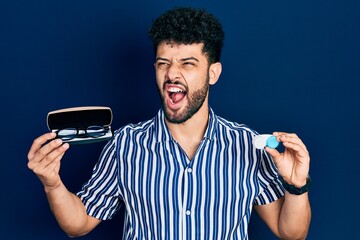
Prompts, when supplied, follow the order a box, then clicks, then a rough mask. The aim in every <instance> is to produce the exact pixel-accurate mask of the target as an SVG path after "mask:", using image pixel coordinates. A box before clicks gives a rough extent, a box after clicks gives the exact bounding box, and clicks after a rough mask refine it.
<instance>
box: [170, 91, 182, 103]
mask: <svg viewBox="0 0 360 240" xmlns="http://www.w3.org/2000/svg"><path fill="white" fill-rule="evenodd" d="M184 97H185V94H184V93H180V92H179V93H173V94H171V100H172V101H173V103H178V102H180V101H181V100H182V99H183V98H184Z"/></svg>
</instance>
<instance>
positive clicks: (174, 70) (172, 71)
mask: <svg viewBox="0 0 360 240" xmlns="http://www.w3.org/2000/svg"><path fill="white" fill-rule="evenodd" d="M166 75H167V78H168V79H169V80H176V79H179V78H180V77H181V70H180V67H179V66H178V65H177V64H174V63H171V64H170V66H169V68H168V70H167V73H166Z"/></svg>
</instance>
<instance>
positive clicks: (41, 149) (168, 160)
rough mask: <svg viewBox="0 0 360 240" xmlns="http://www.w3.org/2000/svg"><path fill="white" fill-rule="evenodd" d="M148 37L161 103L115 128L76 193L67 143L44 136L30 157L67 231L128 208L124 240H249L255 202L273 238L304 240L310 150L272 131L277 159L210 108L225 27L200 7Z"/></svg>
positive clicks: (87, 227)
mask: <svg viewBox="0 0 360 240" xmlns="http://www.w3.org/2000/svg"><path fill="white" fill-rule="evenodd" d="M149 35H150V38H151V39H152V41H153V43H154V49H155V53H156V59H155V63H154V66H155V72H156V81H157V86H158V90H159V93H160V96H161V99H162V104H163V107H162V109H161V110H160V111H159V112H158V114H157V115H156V116H155V117H154V118H153V119H151V120H148V121H145V122H142V123H139V124H136V125H133V124H130V125H127V126H124V127H122V128H121V129H119V130H117V131H116V132H115V134H114V139H113V140H111V141H110V142H109V143H108V144H107V145H106V146H105V148H104V150H103V152H102V154H101V156H100V159H99V162H98V163H97V165H96V166H95V168H94V172H93V175H92V177H91V179H90V180H89V181H88V182H87V183H86V184H85V185H84V186H83V189H82V190H81V191H80V192H79V193H77V195H75V194H72V193H70V192H69V191H68V190H67V189H66V187H65V186H64V184H63V182H62V181H61V178H60V176H59V169H60V161H61V158H62V156H63V155H64V153H65V152H66V150H67V149H68V148H69V145H68V144H67V143H65V144H64V143H63V142H62V141H61V140H60V139H54V138H55V137H56V134H55V133H47V134H44V135H42V136H40V137H39V138H37V139H36V140H35V141H34V143H33V145H32V147H31V149H30V151H29V153H28V159H29V163H28V166H29V168H30V169H31V170H33V171H34V172H35V173H36V174H37V176H38V177H39V178H40V180H41V182H42V183H43V185H44V188H45V192H46V194H47V197H48V200H49V204H50V207H51V209H52V211H53V213H54V215H55V217H56V219H57V221H58V222H59V224H60V226H61V227H62V228H63V230H64V231H65V232H66V233H67V234H68V235H70V236H80V235H84V234H86V233H88V232H90V231H91V230H92V229H93V228H95V227H96V225H97V224H99V223H100V222H101V221H102V220H107V219H110V218H111V217H112V215H113V214H114V213H115V212H116V210H117V209H118V208H119V205H120V204H122V203H124V204H125V207H126V221H125V226H124V238H125V239H247V238H248V233H247V228H248V222H249V219H250V215H251V212H252V208H253V206H254V209H255V210H256V211H257V213H258V214H259V215H260V217H261V218H262V219H263V220H264V221H265V223H266V224H267V225H268V226H269V228H270V229H271V230H272V231H273V232H274V234H275V235H276V236H278V237H279V238H282V239H304V238H305V237H306V235H307V232H308V228H309V224H310V215H311V213H310V204H309V200H308V194H307V192H301V190H302V189H301V187H302V186H304V185H305V186H306V184H307V181H308V172H309V161H310V157H309V153H308V151H307V150H306V146H305V145H304V144H303V143H302V141H301V140H300V139H299V138H298V137H297V136H296V135H295V134H288V133H284V132H275V133H274V135H275V136H276V138H277V140H278V141H280V142H282V143H283V145H284V147H285V151H284V152H283V153H279V152H278V151H277V150H276V149H270V148H266V149H265V150H258V149H255V148H254V147H253V146H252V139H253V138H254V137H255V136H256V135H257V133H256V132H254V131H253V130H251V129H249V128H248V127H247V126H245V125H241V124H238V123H234V122H230V121H227V120H225V119H223V118H221V117H219V116H217V115H216V114H215V113H214V111H213V110H212V109H211V108H210V107H209V105H208V96H209V95H208V94H209V86H210V85H213V84H215V83H216V82H217V80H218V79H219V76H220V74H221V70H222V66H221V63H220V52H221V48H222V45H223V38H224V33H223V30H222V26H221V24H220V23H219V22H218V21H217V19H216V18H215V17H214V16H213V15H211V14H209V13H207V12H205V11H203V10H196V9H191V8H176V9H173V10H170V11H168V12H166V13H164V14H163V15H162V16H160V17H159V18H158V19H156V20H155V21H154V23H153V26H152V28H151V29H150V31H149ZM52 139H53V140H52ZM49 140H51V141H49ZM47 141H49V143H47V144H45V143H46V142H47ZM278 175H280V176H281V177H282V178H280V179H282V182H281V181H280V180H279V177H278ZM289 185H293V186H292V187H289ZM284 187H286V189H287V191H285V190H284ZM294 188H295V190H299V191H300V192H299V193H297V194H295V193H296V192H293V191H294V190H293V189H294ZM290 192H291V193H290Z"/></svg>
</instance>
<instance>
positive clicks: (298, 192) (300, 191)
mask: <svg viewBox="0 0 360 240" xmlns="http://www.w3.org/2000/svg"><path fill="white" fill-rule="evenodd" d="M279 180H280V181H281V183H282V185H283V187H284V188H285V190H286V191H288V192H289V193H291V194H295V195H301V194H303V193H306V192H307V191H309V189H310V187H311V178H310V176H308V177H307V179H306V184H305V185H304V186H302V187H300V188H298V187H295V186H294V185H291V184H288V183H287V182H285V181H284V179H283V178H282V177H281V176H279Z"/></svg>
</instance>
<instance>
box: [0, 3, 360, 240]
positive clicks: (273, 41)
mask: <svg viewBox="0 0 360 240" xmlns="http://www.w3.org/2000/svg"><path fill="white" fill-rule="evenodd" d="M173 6H194V7H203V8H206V9H208V10H209V11H210V12H212V13H214V14H215V15H216V16H217V17H218V18H219V19H220V21H221V22H222V23H223V26H224V30H225V34H226V37H225V47H224V50H223V55H222V63H223V73H222V75H221V78H220V80H219V82H218V83H217V84H216V85H215V86H213V87H212V88H211V90H210V105H211V106H212V107H213V109H214V110H215V112H216V113H217V114H219V115H221V116H223V117H225V118H227V119H229V120H233V121H237V122H240V123H245V124H247V125H249V126H250V127H251V128H253V129H255V130H257V131H259V132H260V133H271V132H273V131H277V130H281V131H288V132H296V133H297V134H298V135H299V136H300V137H301V138H302V139H303V141H304V142H305V143H306V145H307V147H308V149H309V151H310V154H311V170H310V173H311V176H312V178H313V188H312V189H311V192H310V199H311V204H312V213H313V218H312V224H311V228H310V232H309V236H308V239H353V238H356V236H358V235H359V234H358V228H359V221H358V216H359V214H360V211H359V210H360V209H359V208H360V207H359V206H360V204H359V201H358V198H359V184H358V183H357V176H358V175H359V171H358V169H359V160H360V159H359V154H358V152H359V151H358V148H359V144H360V143H359V134H360V132H359V129H358V128H357V125H356V124H357V123H359V120H360V119H359V103H360V98H359V80H360V74H359V66H360V44H359V43H360V17H359V16H360V14H359V12H360V2H359V1H356V0H353V1H346V0H344V1H325V0H322V1H320V0H312V1H310V0H309V1H308V0H304V1H288V0H274V1H267V0H263V1H260V0H256V1H250V0H241V1H233V2H231V1H221V2H220V1H214V0H207V1H205V0H192V1H190V0H188V1H185V0H184V1H179V0H173V1H160V0H153V1H139V0H134V1H131V2H130V1H119V0H117V1H115V0H112V1H89V0H88V1H84V0H78V1H68V0H63V1H46V0H43V1H39V0H34V1H25V0H23V1H20V0H13V1H10V0H8V1H7V0H2V1H1V2H0V81H1V88H0V93H1V95H0V97H1V99H0V104H1V119H0V121H1V126H2V131H1V133H2V134H1V135H2V136H1V140H0V141H1V144H0V146H1V158H0V169H1V174H0V184H1V185H0V186H1V199H0V205H1V207H2V211H1V218H0V238H1V239H4V240H7V239H37V240H49V239H54V240H57V239H68V238H67V236H66V235H65V234H64V233H63V232H62V231H61V229H60V228H59V227H58V225H57V223H56V221H55V219H54V217H53V215H52V213H51V211H50V210H49V207H48V203H47V200H46V196H45V194H44V192H43V188H42V185H41V183H40V182H39V180H38V179H37V177H36V176H35V175H34V174H33V173H32V172H31V171H29V170H28V169H27V158H26V155H27V152H28V150H29V147H30V145H31V143H32V141H33V139H34V138H35V137H37V136H39V135H40V134H42V133H44V132H46V131H47V127H46V121H45V119H46V114H47V112H49V111H52V110H55V109H60V108H66V107H74V106H84V105H104V106H109V107H111V108H112V110H113V113H114V121H113V124H112V126H113V128H114V129H116V128H119V127H121V126H123V125H124V124H127V123H130V122H132V123H136V122H139V121H142V120H146V119H148V118H151V117H153V116H154V115H155V113H156V111H157V110H158V109H159V107H160V101H159V97H158V94H157V90H156V84H155V75H154V69H153V60H154V55H153V51H152V46H151V43H150V41H149V39H148V37H147V29H148V28H149V27H150V25H151V22H152V20H153V19H154V18H155V17H157V16H158V15H159V14H161V13H162V12H163V11H165V10H167V9H169V8H172V7H173ZM102 147H103V144H102V143H98V144H92V145H87V146H74V147H72V148H71V149H70V150H69V152H68V153H67V154H66V155H65V157H64V158H63V160H62V168H61V176H62V178H63V181H64V182H65V184H66V185H67V187H68V188H69V190H70V191H73V192H76V191H78V190H79V189H80V187H81V185H82V184H83V183H84V182H85V181H86V180H87V179H88V178H89V177H90V174H91V171H92V167H93V165H94V164H95V162H96V160H97V156H98V155H99V153H100V151H101V148H102ZM121 233H122V212H120V213H119V214H117V215H116V217H115V218H114V219H113V220H111V221H106V222H103V223H101V224H100V225H99V226H98V227H97V228H96V229H95V230H94V231H93V232H92V233H90V234H89V235H87V236H85V237H82V238H80V239H96V240H98V239H100V240H101V239H106V240H112V239H121ZM250 239H275V238H274V237H273V236H272V234H271V233H270V232H269V230H268V229H267V228H266V226H264V224H263V223H262V222H261V221H260V220H259V219H258V218H257V216H256V215H255V214H254V215H253V218H252V220H251V226H250Z"/></svg>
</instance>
